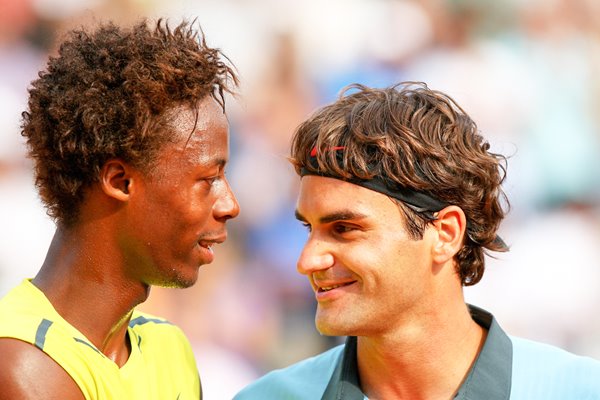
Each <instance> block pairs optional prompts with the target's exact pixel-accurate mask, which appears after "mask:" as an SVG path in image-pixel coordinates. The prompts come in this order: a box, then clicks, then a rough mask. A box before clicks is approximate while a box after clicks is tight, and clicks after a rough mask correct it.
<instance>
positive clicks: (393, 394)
mask: <svg viewBox="0 0 600 400" xmlns="http://www.w3.org/2000/svg"><path fill="white" fill-rule="evenodd" d="M432 310H434V311H432V312H429V313H427V314H426V315H423V317H422V318H417V319H416V320H414V321H412V322H411V323H409V324H404V325H403V326H402V327H401V329H397V330H396V331H395V332H392V333H388V334H386V335H385V336H378V337H359V338H358V344H357V346H358V347H357V354H358V355H357V357H358V369H359V375H360V381H361V386H362V388H363V391H364V392H365V394H366V395H367V396H368V397H369V399H373V400H374V399H417V400H418V399H444V400H447V399H452V398H453V397H454V395H455V393H456V391H457V390H458V389H459V387H460V385H461V383H462V382H463V381H464V379H465V377H466V376H467V374H468V372H469V370H470V368H471V366H472V364H473V362H474V361H475V359H476V357H477V355H478V354H479V351H480V350H481V347H482V346H483V343H484V342H485V337H486V334H487V331H485V330H484V329H483V328H481V327H480V326H479V325H478V324H477V323H476V322H475V321H473V320H472V318H471V316H470V314H469V312H468V309H467V307H466V305H465V304H464V302H461V303H460V304H459V303H457V304H456V305H455V306H454V307H453V308H451V307H449V306H448V304H446V305H444V306H443V307H442V306H441V305H440V306H439V307H434V308H432Z"/></svg>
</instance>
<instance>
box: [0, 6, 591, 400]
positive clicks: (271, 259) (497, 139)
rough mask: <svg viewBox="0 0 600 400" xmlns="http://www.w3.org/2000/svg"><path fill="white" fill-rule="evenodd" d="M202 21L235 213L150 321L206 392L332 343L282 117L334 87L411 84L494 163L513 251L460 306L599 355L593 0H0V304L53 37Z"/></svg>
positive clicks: (492, 265)
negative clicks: (230, 85)
mask: <svg viewBox="0 0 600 400" xmlns="http://www.w3.org/2000/svg"><path fill="white" fill-rule="evenodd" d="M141 17H148V18H152V19H155V18H158V17H165V18H168V20H169V21H172V24H176V23H177V22H179V21H180V20H181V19H183V18H185V19H188V20H192V19H194V18H196V19H197V23H198V24H199V25H201V26H202V29H203V30H204V32H205V34H206V38H207V41H208V43H209V45H212V46H217V47H220V48H221V49H222V50H223V52H224V53H225V54H226V55H227V56H228V57H229V58H230V59H231V60H232V62H233V63H234V64H235V66H236V67H237V69H238V72H239V74H240V76H241V79H242V85H241V87H240V89H239V96H237V97H232V98H229V99H228V102H227V110H228V116H229V120H230V124H231V135H232V144H231V162H230V165H229V167H228V171H227V174H228V177H229V179H230V181H231V183H232V186H233V189H234V191H235V192H236V195H237V196H238V200H239V202H240V205H241V210H242V212H241V214H240V217H239V218H238V219H236V220H234V221H232V222H231V223H230V224H229V240H228V242H227V243H226V244H223V245H220V247H219V248H218V249H217V250H216V252H217V257H216V258H217V260H216V261H215V263H214V264H211V265H209V266H205V267H203V269H202V272H201V275H200V279H199V282H198V284H197V285H196V286H194V287H193V288H190V289H186V290H165V289H160V288H154V289H153V291H152V294H151V296H150V299H149V301H148V302H147V303H146V304H144V305H143V306H142V309H144V310H145V311H148V312H151V313H155V314H158V315H161V316H165V317H167V318H169V319H170V320H172V321H173V322H175V323H177V324H179V325H180V326H181V327H182V328H183V329H184V331H185V332H186V333H187V335H188V337H189V338H190V340H191V341H192V343H193V345H194V348H195V351H196V354H197V358H198V364H199V368H200V371H201V376H202V378H203V386H204V388H205V397H206V398H207V399H209V400H210V399H223V398H229V397H231V395H232V394H233V393H234V392H235V391H236V390H237V389H238V388H240V387H241V386H243V385H244V384H245V383H247V382H249V381H251V380H253V379H254V378H256V377H257V376H259V375H260V374H262V373H264V372H265V371H267V370H270V369H273V368H277V367H281V366H284V365H288V364H290V363H292V362H294V361H296V360H299V359H300V358H303V357H306V356H309V355H311V354H316V353H318V352H320V351H322V350H324V349H326V348H328V347H331V346H333V345H335V344H336V343H337V339H335V338H327V337H322V336H320V335H319V334H318V332H317V331H316V330H315V328H314V325H313V315H314V308H315V303H314V297H313V294H312V291H311V290H310V287H309V285H308V283H307V282H306V281H305V279H304V278H303V277H301V276H300V275H298V274H297V272H296V268H295V263H296V258H297V256H298V255H299V253H300V250H301V248H302V245H303V242H304V239H305V237H306V231H305V229H304V228H303V227H302V226H301V225H300V224H299V223H297V222H296V221H295V219H294V212H293V211H294V207H295V197H296V190H297V186H298V178H297V176H296V175H295V174H294V172H293V170H292V168H291V166H290V165H289V163H288V161H287V160H286V156H287V154H288V145H289V139H290V136H291V134H292V133H293V130H294V128H295V126H296V125H297V124H298V123H299V122H300V121H301V120H302V119H303V118H304V117H306V116H307V115H308V114H309V113H310V112H311V111H312V110H314V109H315V108H317V107H318V106H320V105H323V104H325V103H327V102H330V101H332V100H333V99H335V97H336V96H337V94H338V93H339V91H340V90H341V89H342V88H343V87H344V86H345V85H347V84H350V83H353V82H360V83H364V84H367V85H372V86H387V85H390V84H393V83H395V82H399V81H405V80H411V81H424V82H427V83H428V84H429V86H430V87H431V88H433V89H438V90H442V91H444V92H446V93H448V94H449V95H450V96H452V97H453V98H454V99H455V100H457V102H458V103H459V104H461V106H463V107H464V109H465V110H466V111H467V112H468V113H469V114H470V115H471V116H472V117H473V118H474V119H475V121H476V122H477V123H478V127H479V129H480V130H481V132H482V134H483V135H484V136H486V137H487V138H488V139H489V140H490V143H491V145H492V149H493V150H494V151H495V152H499V153H502V154H504V155H506V156H508V157H509V162H508V178H507V180H506V182H505V186H504V189H505V191H506V193H507V194H508V197H509V200H510V202H511V212H510V213H509V216H508V218H507V219H506V221H505V223H504V225H503V227H502V228H501V231H500V234H501V236H502V237H503V238H504V240H505V241H506V242H507V243H508V244H509V245H510V246H511V251H510V252H509V253H506V254H502V255H495V256H494V255H493V257H489V258H488V264H487V265H488V267H487V270H486V273H485V275H484V278H483V280H482V282H481V283H479V284H478V285H476V286H474V287H472V288H466V289H465V296H466V298H467V300H468V301H469V302H472V303H474V304H477V305H480V306H482V307H484V308H487V309H489V310H490V311H492V312H493V313H494V314H495V315H496V317H497V318H498V319H499V320H500V323H501V324H502V325H503V326H504V328H505V329H506V330H507V331H508V332H509V333H511V334H514V335H519V336H524V337H527V338H531V339H536V340H541V341H545V342H548V343H553V344H556V345H559V346H562V347H565V348H567V349H569V350H570V351H573V352H575V353H578V354H585V355H589V356H592V357H596V358H600V314H599V313H598V311H597V310H599V309H600V290H599V289H600V172H599V171H600V3H599V2H596V1H595V0H500V1H491V0H421V1H417V0H413V1H411V0H330V1H327V2H324V1H323V2H321V1H318V0H303V1H301V2H300V1H298V2H296V1H289V0H283V1H282V0H187V1H186V0H127V1H125V0H0V295H3V294H4V293H5V292H6V291H7V290H8V289H9V288H10V287H12V286H14V285H16V284H17V283H18V282H19V281H20V280H21V279H23V278H25V277H31V276H33V275H34V274H35V272H36V271H37V269H38V268H39V266H40V265H41V262H42V261H43V258H44V256H45V251H46V249H47V246H48V244H49V242H50V239H51V236H52V234H53V229H54V227H53V223H52V221H50V220H49V218H48V217H47V216H46V215H45V213H44V210H43V207H42V206H41V204H40V202H39V200H38V198H37V195H36V193H35V189H34V187H33V179H32V173H31V170H32V168H31V162H30V161H29V160H28V159H27V158H26V150H25V147H24V145H23V143H22V139H21V136H20V134H19V132H20V129H19V124H20V118H21V117H20V114H21V112H22V111H24V110H25V108H26V101H27V88H28V85H29V83H30V82H31V80H33V79H34V78H35V77H36V74H37V71H38V70H40V69H41V68H43V67H44V65H45V61H46V59H47V57H48V56H49V55H52V54H53V53H54V52H56V44H57V41H60V38H61V34H62V33H63V32H64V31H65V30H67V29H69V28H72V27H74V26H80V25H87V24H93V23H94V22H95V21H98V20H105V19H112V20H115V21H117V22H123V23H127V22H131V21H136V20H138V19H139V18H141Z"/></svg>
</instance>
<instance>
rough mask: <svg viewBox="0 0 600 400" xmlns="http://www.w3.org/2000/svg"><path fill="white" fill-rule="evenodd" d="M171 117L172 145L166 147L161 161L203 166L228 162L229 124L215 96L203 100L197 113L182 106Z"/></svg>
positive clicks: (173, 111) (169, 128)
mask: <svg viewBox="0 0 600 400" xmlns="http://www.w3.org/2000/svg"><path fill="white" fill-rule="evenodd" d="M169 114H170V115H169V117H168V119H169V122H168V124H167V127H168V128H167V129H168V130H169V131H170V134H171V135H172V142H171V143H169V144H167V145H165V146H164V148H163V149H162V150H163V151H162V152H161V153H162V157H161V158H165V157H166V158H169V159H177V160H180V161H193V162H203V163H207V162H210V161H211V160H213V159H214V158H221V159H227V154H228V145H229V124H228V122H227V118H226V116H225V114H224V112H223V109H222V108H221V106H220V105H219V104H218V103H217V102H216V101H215V100H214V99H213V98H212V97H207V98H205V99H204V100H202V101H201V102H200V103H199V104H198V107H197V109H195V110H194V109H193V108H190V107H189V106H184V105H181V106H178V107H175V108H173V109H172V110H171V111H170V112H169Z"/></svg>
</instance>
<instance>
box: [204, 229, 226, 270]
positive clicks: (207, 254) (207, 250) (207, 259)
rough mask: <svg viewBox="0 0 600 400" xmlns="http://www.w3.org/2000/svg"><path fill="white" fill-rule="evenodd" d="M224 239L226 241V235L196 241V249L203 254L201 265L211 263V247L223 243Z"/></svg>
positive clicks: (212, 255) (212, 253) (212, 252)
mask: <svg viewBox="0 0 600 400" xmlns="http://www.w3.org/2000/svg"><path fill="white" fill-rule="evenodd" d="M225 239H227V234H226V233H225V234H223V235H220V236H215V237H204V238H202V239H200V240H198V242H197V244H198V247H199V248H200V249H201V251H202V253H203V254H204V256H203V258H204V261H203V263H207V264H208V263H211V262H212V261H213V257H214V251H213V247H214V245H215V244H219V243H223V242H224V241H225Z"/></svg>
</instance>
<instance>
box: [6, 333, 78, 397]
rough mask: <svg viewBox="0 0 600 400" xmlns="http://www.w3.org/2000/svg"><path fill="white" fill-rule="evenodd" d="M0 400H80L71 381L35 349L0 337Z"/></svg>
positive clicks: (62, 371) (41, 352)
mask: <svg viewBox="0 0 600 400" xmlns="http://www.w3.org/2000/svg"><path fill="white" fill-rule="evenodd" d="M0 354H1V355H2V356H1V357H0V388H2V390H0V400H8V399H23V400H33V399H48V400H54V399H56V400H58V399H62V400H84V399H85V398H84V396H83V394H82V393H81V390H80V389H79V387H78V386H77V384H76V383H75V381H74V380H73V379H72V378H71V377H70V376H69V374H67V372H66V371H65V370H63V369H62V368H61V366H60V365H58V364H57V363H56V362H55V361H54V360H53V359H52V358H50V357H49V356H47V355H46V354H45V353H44V352H43V351H41V350H39V349H38V348H37V347H35V346H33V345H31V344H29V343H25V342H23V341H20V340H17V339H9V338H0Z"/></svg>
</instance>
